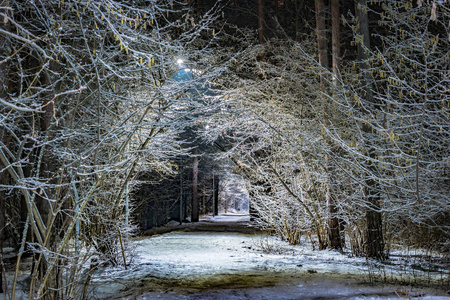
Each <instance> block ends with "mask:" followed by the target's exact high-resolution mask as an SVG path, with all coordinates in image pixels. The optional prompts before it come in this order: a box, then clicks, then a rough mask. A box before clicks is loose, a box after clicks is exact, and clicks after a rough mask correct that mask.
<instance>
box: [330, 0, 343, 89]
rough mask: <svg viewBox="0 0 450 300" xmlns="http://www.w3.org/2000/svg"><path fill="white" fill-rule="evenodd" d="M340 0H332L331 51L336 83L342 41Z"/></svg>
mask: <svg viewBox="0 0 450 300" xmlns="http://www.w3.org/2000/svg"><path fill="white" fill-rule="evenodd" d="M339 17H340V14H339V0H331V48H332V49H331V53H332V63H331V64H332V71H333V74H334V77H333V82H334V83H335V84H336V78H337V76H338V74H339V60H340V58H341V49H340V48H341V42H340V39H341V37H340V29H339Z"/></svg>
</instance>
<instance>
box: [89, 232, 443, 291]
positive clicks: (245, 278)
mask: <svg viewBox="0 0 450 300" xmlns="http://www.w3.org/2000/svg"><path fill="white" fill-rule="evenodd" d="M374 270H375V267H374V264H373V263H368V261H367V260H366V259H364V258H354V257H351V258H350V257H348V256H346V255H343V254H341V253H339V252H336V251H330V250H325V251H312V250H310V248H309V246H289V245H287V244H286V243H285V242H283V241H280V240H279V239H277V238H273V237H267V236H264V235H257V234H251V235H249V234H246V235H244V234H239V233H233V232H172V233H168V234H164V235H160V236H155V237H151V238H144V239H141V240H139V241H136V256H135V258H134V260H133V262H132V263H131V264H130V265H129V268H128V270H124V269H119V268H107V269H103V270H101V271H100V272H99V273H98V274H97V275H96V276H95V277H94V278H93V282H92V283H93V289H92V290H91V295H95V296H96V297H98V298H108V299H111V298H114V297H115V298H120V299H136V298H137V299H154V298H163V299H318V298H320V297H322V298H325V299H327V298H328V299H339V298H341V299H398V298H399V297H400V298H405V297H406V298H414V297H416V298H417V297H420V299H450V297H445V296H440V297H438V296H436V295H437V294H439V292H437V291H430V290H424V289H412V288H410V287H401V286H399V285H397V286H383V285H380V286H369V284H368V282H369V281H371V280H373V279H374V278H375V277H374V274H373V272H374ZM383 272H384V275H385V276H386V274H388V273H389V270H388V271H386V268H385V269H384V271H383ZM393 273H394V271H392V274H393ZM444 275H445V276H447V282H448V273H445V272H438V273H436V274H434V275H433V276H441V277H442V276H444ZM427 276H431V275H430V274H428V275H427ZM441 279H442V278H441ZM361 283H364V284H361ZM440 294H441V295H443V292H442V291H441V293H440ZM427 297H428V298H427Z"/></svg>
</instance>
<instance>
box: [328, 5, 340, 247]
mask: <svg viewBox="0 0 450 300" xmlns="http://www.w3.org/2000/svg"><path fill="white" fill-rule="evenodd" d="M331 25H332V28H331V33H332V51H331V52H332V58H333V59H332V72H333V83H334V84H336V78H337V76H338V65H339V56H340V51H339V47H340V41H339V0H332V1H331ZM328 115H329V114H328V113H327V114H326V118H328V117H329V116H328ZM326 121H327V120H326ZM326 163H327V167H328V159H327V161H326ZM327 173H328V174H330V173H331V170H330V169H329V168H328V171H327ZM330 175H331V174H330ZM328 193H329V191H328ZM327 203H328V213H329V219H328V242H329V247H330V248H331V249H342V248H343V246H344V245H343V241H342V235H341V232H340V231H341V230H340V229H341V228H340V227H341V226H340V224H341V223H342V222H341V220H340V218H339V215H338V213H339V210H338V207H337V204H336V199H335V198H334V197H332V196H331V195H328V197H327Z"/></svg>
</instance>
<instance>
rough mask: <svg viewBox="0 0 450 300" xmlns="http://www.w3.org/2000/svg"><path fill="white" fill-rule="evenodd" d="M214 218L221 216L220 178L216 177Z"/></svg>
mask: <svg viewBox="0 0 450 300" xmlns="http://www.w3.org/2000/svg"><path fill="white" fill-rule="evenodd" d="M213 197H214V201H213V202H214V208H213V210H214V214H213V215H214V216H217V215H218V214H219V176H217V175H214V196H213Z"/></svg>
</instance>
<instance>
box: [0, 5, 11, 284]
mask: <svg viewBox="0 0 450 300" xmlns="http://www.w3.org/2000/svg"><path fill="white" fill-rule="evenodd" d="M3 13H5V14H7V11H6V10H5V11H3ZM0 28H1V29H3V30H6V31H9V22H4V21H3V19H2V20H1V21H0ZM0 45H2V50H3V51H4V54H5V56H8V54H9V52H10V51H8V50H10V48H9V45H8V44H7V40H6V38H5V35H4V34H0ZM5 50H6V51H5ZM8 75H9V62H4V63H2V64H0V98H5V96H6V95H7V89H8V84H9V83H8V78H9V76H8ZM3 126H5V125H4V124H1V123H0V141H1V142H2V144H7V142H6V135H5V134H6V131H5V130H4V127H3ZM5 167H6V166H4V165H3V164H2V162H1V161H0V184H5V185H7V180H8V179H7V177H8V175H7V171H6V170H5ZM2 170H3V172H2ZM5 202H6V193H5V191H4V190H3V189H2V188H0V293H3V263H2V257H3V243H4V240H5V237H6V236H5V230H6V228H5V226H6V212H5V209H6V203H5Z"/></svg>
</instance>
